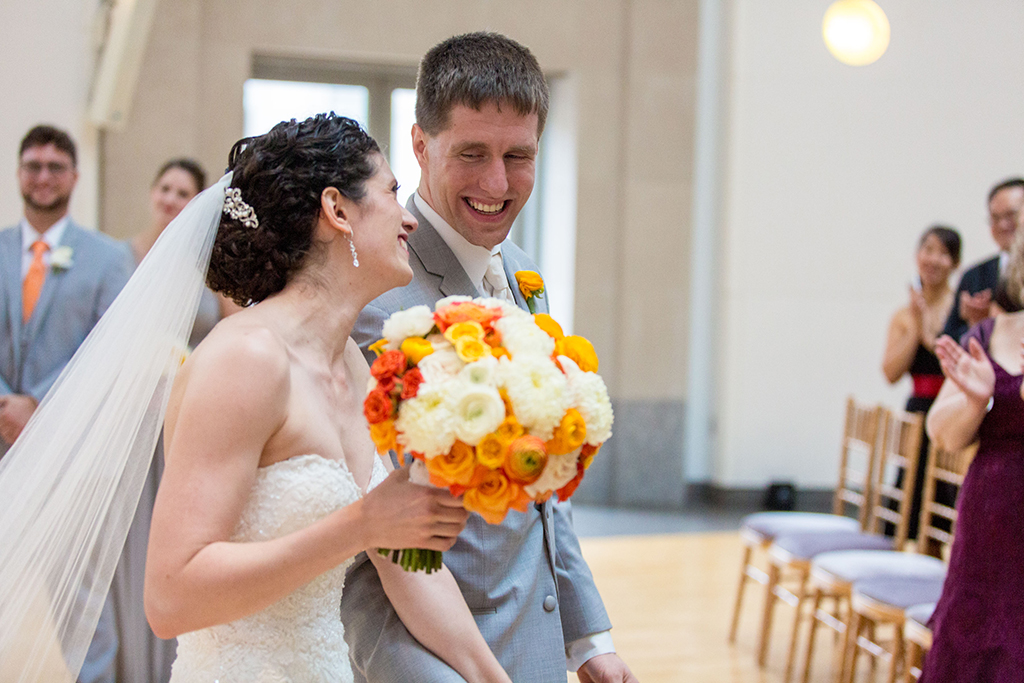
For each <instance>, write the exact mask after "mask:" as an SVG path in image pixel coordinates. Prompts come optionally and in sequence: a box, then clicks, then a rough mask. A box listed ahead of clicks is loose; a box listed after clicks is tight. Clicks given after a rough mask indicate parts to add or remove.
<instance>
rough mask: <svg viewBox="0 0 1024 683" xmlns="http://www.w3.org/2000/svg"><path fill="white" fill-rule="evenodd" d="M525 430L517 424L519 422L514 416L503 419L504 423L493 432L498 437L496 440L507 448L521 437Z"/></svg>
mask: <svg viewBox="0 0 1024 683" xmlns="http://www.w3.org/2000/svg"><path fill="white" fill-rule="evenodd" d="M525 431H526V430H525V429H523V425H521V424H519V420H517V419H516V416H515V415H509V416H508V417H506V418H505V421H504V422H502V423H501V424H500V425H498V428H497V429H496V430H495V431H494V433H495V434H497V435H498V438H499V439H501V441H502V442H503V443H504V444H505V445H506V446H508V445H509V444H511V443H512V442H513V441H515V440H516V439H518V438H519V437H521V436H522V435H523V433H524V432H525Z"/></svg>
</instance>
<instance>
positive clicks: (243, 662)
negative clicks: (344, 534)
mask: <svg viewBox="0 0 1024 683" xmlns="http://www.w3.org/2000/svg"><path fill="white" fill-rule="evenodd" d="M373 460H374V463H373V472H372V474H371V476H370V488H373V487H374V486H376V485H377V484H379V483H380V482H381V481H383V480H384V478H385V477H386V476H387V472H386V471H385V469H384V466H383V465H382V464H381V462H380V459H379V458H377V457H376V456H375V457H374V459H373ZM362 495H363V492H362V490H361V489H360V488H359V486H358V485H357V484H356V481H355V479H354V478H353V477H352V474H351V473H350V472H349V470H348V468H347V467H346V466H345V464H344V463H342V462H338V461H336V460H328V459H326V458H323V457H320V456H319V455H299V456H295V457H293V458H289V459H288V460H284V461H282V462H277V463H274V464H273V465H270V466H268V467H264V468H261V469H260V471H259V473H258V474H257V478H256V483H255V484H254V485H253V488H252V493H251V495H250V497H249V501H248V503H247V504H246V506H245V509H244V510H243V512H242V516H241V519H240V520H239V522H238V527H237V528H236V529H235V533H234V534H233V535H232V537H231V540H232V541H239V542H246V541H265V540H269V539H272V538H277V537H280V536H284V535H285V534H288V533H291V532H293V531H297V530H299V529H302V528H304V527H307V526H309V525H310V524H312V523H314V522H316V521H317V520H319V519H321V518H323V517H325V516H327V515H328V514H330V513H331V512H333V511H334V510H337V509H338V508H341V507H343V506H345V505H349V504H350V503H353V502H355V501H356V500H358V499H359V498H360V497H361V496H362ZM351 564H352V560H348V561H346V562H344V563H343V564H341V565H340V566H338V567H335V568H334V569H332V570H331V571H329V572H327V573H325V574H322V575H320V576H318V577H317V578H315V579H313V580H312V581H310V582H309V583H308V584H306V585H305V586H303V587H302V588H299V589H298V590H296V591H295V592H293V593H291V594H290V595H288V596H287V597H285V598H283V599H281V600H279V601H278V602H276V603H274V604H273V605H271V606H269V607H267V608H266V609H264V610H262V611H260V612H257V613H256V614H252V615H250V616H248V617H244V618H242V619H239V620H237V621H233V622H231V623H228V624H221V625H219V626H213V627H210V628H205V629H201V630H199V631H193V632H192V633H186V634H183V635H181V636H179V637H178V658H177V659H176V660H175V662H174V666H173V668H172V670H171V683H215V682H217V683H286V682H288V683H347V682H349V681H352V669H351V665H350V664H349V660H348V644H347V643H346V642H345V638H344V633H345V630H344V627H343V626H342V624H341V614H340V609H341V593H342V590H343V588H344V584H345V571H346V570H347V569H348V567H349V565H351Z"/></svg>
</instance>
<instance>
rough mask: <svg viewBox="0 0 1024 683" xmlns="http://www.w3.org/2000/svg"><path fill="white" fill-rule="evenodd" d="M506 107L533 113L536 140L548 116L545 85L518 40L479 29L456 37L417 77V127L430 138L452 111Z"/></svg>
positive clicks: (433, 53) (428, 58)
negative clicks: (454, 108)
mask: <svg viewBox="0 0 1024 683" xmlns="http://www.w3.org/2000/svg"><path fill="white" fill-rule="evenodd" d="M488 102H494V103H495V104H498V105H499V106H501V105H509V106H511V107H512V108H513V109H514V110H515V111H516V113H518V114H521V115H523V116H528V115H529V114H534V113H535V114H537V136H538V137H540V134H541V133H542V132H543V131H544V122H545V120H546V119H547V116H548V84H547V82H546V81H545V80H544V73H543V72H542V71H541V70H540V64H538V63H537V59H536V57H534V56H533V54H532V53H531V52H530V51H529V49H527V48H526V47H524V46H523V45H520V44H519V43H517V42H516V41H514V40H512V39H511V38H508V37H506V36H503V35H501V34H500V33H491V32H485V31H480V32H477V33H466V34H464V35H461V36H454V37H452V38H449V39H447V40H445V41H443V42H441V43H438V44H437V45H435V46H434V47H433V48H431V49H430V51H429V52H427V54H426V55H424V57H423V60H422V61H421V62H420V68H419V74H418V75H417V77H416V123H418V124H419V126H420V128H422V129H423V131H424V132H425V133H427V134H428V135H436V134H437V133H439V132H441V131H443V130H444V129H445V128H447V127H448V120H449V114H450V113H451V110H452V107H454V106H455V105H457V104H461V105H464V106H467V107H471V108H473V109H480V107H482V106H483V105H484V104H486V103H488Z"/></svg>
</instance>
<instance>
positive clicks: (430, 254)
mask: <svg viewBox="0 0 1024 683" xmlns="http://www.w3.org/2000/svg"><path fill="white" fill-rule="evenodd" d="M406 207H407V208H408V209H409V211H410V212H411V213H412V215H413V216H415V218H416V221H417V222H418V223H419V228H417V229H416V232H414V233H413V234H412V235H411V236H410V237H409V248H410V249H412V250H413V252H414V253H415V254H416V257H417V258H418V259H419V260H420V262H421V263H422V264H423V267H424V268H425V269H426V271H427V272H428V273H430V274H432V275H437V276H439V277H440V278H441V285H440V287H439V289H440V290H441V293H442V294H443V295H445V296H455V295H463V296H473V297H478V296H483V294H481V293H480V291H479V290H477V288H476V285H474V284H473V283H472V282H470V280H469V276H468V275H466V271H465V269H463V267H462V264H461V263H459V259H457V258H456V257H455V254H454V253H452V250H451V247H449V246H448V244H447V243H446V242H445V241H444V239H443V238H442V237H441V236H440V235H438V234H437V231H436V230H434V226H432V225H431V224H430V221H428V220H427V219H426V218H424V216H423V214H422V213H420V210H419V209H418V208H417V207H416V202H415V201H413V198H412V197H410V198H409V202H408V204H407V205H406Z"/></svg>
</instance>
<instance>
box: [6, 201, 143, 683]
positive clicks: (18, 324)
mask: <svg viewBox="0 0 1024 683" xmlns="http://www.w3.org/2000/svg"><path fill="white" fill-rule="evenodd" d="M21 246H22V245H21V227H20V226H15V227H13V228H6V229H4V230H2V231H0V290H2V291H0V396H2V395H5V394H12V393H13V394H25V395H28V396H31V397H32V398H34V399H36V401H41V400H42V399H43V396H45V395H46V392H48V391H49V390H50V387H51V386H53V383H54V382H55V381H56V379H57V376H58V375H60V373H61V371H62V370H63V369H64V366H65V365H67V364H68V361H70V360H71V357H72V356H73V355H75V351H77V350H78V347H79V346H80V345H81V344H82V342H83V341H85V338H86V336H88V334H89V332H90V331H91V330H92V328H93V326H94V325H96V323H97V322H98V321H99V319H100V316H102V315H103V313H104V311H106V310H107V307H109V306H110V304H111V303H112V302H113V301H114V299H115V298H116V297H117V295H118V293H119V292H120V291H121V288H122V287H124V284H125V283H126V282H128V278H129V277H131V274H132V270H133V269H134V262H133V259H132V256H131V253H130V252H129V251H128V249H127V248H126V247H125V245H123V244H121V243H120V242H116V241H115V240H113V239H111V238H109V237H107V236H106V235H102V234H99V233H95V232H90V231H88V230H84V229H82V228H80V227H78V226H76V225H75V224H74V223H72V222H70V221H69V222H68V225H67V227H66V228H65V229H64V234H63V236H62V237H61V242H60V246H65V247H70V248H71V250H72V255H71V260H72V264H71V267H69V268H66V269H55V268H53V267H51V268H50V269H49V270H48V271H47V273H46V279H45V280H44V281H43V289H42V291H41V292H40V293H39V300H38V301H37V302H36V306H35V309H34V310H33V311H32V317H31V318H29V319H28V322H26V323H22V320H21V318H22V315H21V284H22V277H21V256H22V248H21ZM9 447H10V444H7V443H5V442H4V441H3V440H2V439H0V456H2V455H3V454H4V453H6V452H7V449H8V448H9ZM116 651H117V633H116V630H115V628H114V616H113V607H112V603H111V602H110V600H109V599H108V600H107V602H106V603H105V604H104V607H103V613H102V615H101V617H100V623H99V625H98V627H97V630H96V636H95V637H94V638H93V642H92V645H91V646H90V647H89V652H88V654H87V655H86V658H85V663H84V664H83V665H82V671H81V673H80V675H79V677H78V680H79V681H80V682H81V683H100V682H104V683H105V682H107V681H110V682H111V683H112V682H113V680H114V655H115V654H116Z"/></svg>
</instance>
